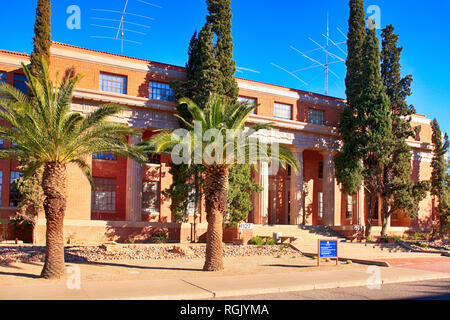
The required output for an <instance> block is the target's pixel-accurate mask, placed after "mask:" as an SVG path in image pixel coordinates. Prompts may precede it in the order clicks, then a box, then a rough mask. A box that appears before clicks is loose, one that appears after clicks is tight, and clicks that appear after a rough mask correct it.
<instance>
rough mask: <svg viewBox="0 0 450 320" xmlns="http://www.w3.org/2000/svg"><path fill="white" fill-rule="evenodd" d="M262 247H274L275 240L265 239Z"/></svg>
mask: <svg viewBox="0 0 450 320" xmlns="http://www.w3.org/2000/svg"><path fill="white" fill-rule="evenodd" d="M264 245H265V246H273V245H275V240H274V239H273V238H267V239H266V242H265V243H264Z"/></svg>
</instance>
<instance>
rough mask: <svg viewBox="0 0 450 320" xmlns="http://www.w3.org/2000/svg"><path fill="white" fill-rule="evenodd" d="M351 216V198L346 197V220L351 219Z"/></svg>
mask: <svg viewBox="0 0 450 320" xmlns="http://www.w3.org/2000/svg"><path fill="white" fill-rule="evenodd" d="M352 216H353V197H352V196H350V195H348V196H347V219H351V218H352Z"/></svg>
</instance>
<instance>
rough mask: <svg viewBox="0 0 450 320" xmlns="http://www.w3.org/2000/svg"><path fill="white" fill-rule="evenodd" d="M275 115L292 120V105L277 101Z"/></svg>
mask: <svg viewBox="0 0 450 320" xmlns="http://www.w3.org/2000/svg"><path fill="white" fill-rule="evenodd" d="M274 117H275V118H278V119H284V120H292V105H290V104H282V103H275V106H274Z"/></svg>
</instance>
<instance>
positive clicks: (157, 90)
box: [149, 81, 173, 101]
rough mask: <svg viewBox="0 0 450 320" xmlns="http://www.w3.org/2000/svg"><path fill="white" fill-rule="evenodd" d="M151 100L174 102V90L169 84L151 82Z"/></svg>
mask: <svg viewBox="0 0 450 320" xmlns="http://www.w3.org/2000/svg"><path fill="white" fill-rule="evenodd" d="M149 98H150V99H152V100H161V101H173V90H172V89H171V88H170V86H169V84H167V83H163V82H155V81H150V85H149Z"/></svg>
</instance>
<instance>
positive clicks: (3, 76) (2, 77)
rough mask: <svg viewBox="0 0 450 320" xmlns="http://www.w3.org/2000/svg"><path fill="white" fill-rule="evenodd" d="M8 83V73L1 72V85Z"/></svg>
mask: <svg viewBox="0 0 450 320" xmlns="http://www.w3.org/2000/svg"><path fill="white" fill-rule="evenodd" d="M4 82H6V72H3V71H0V83H4Z"/></svg>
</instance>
